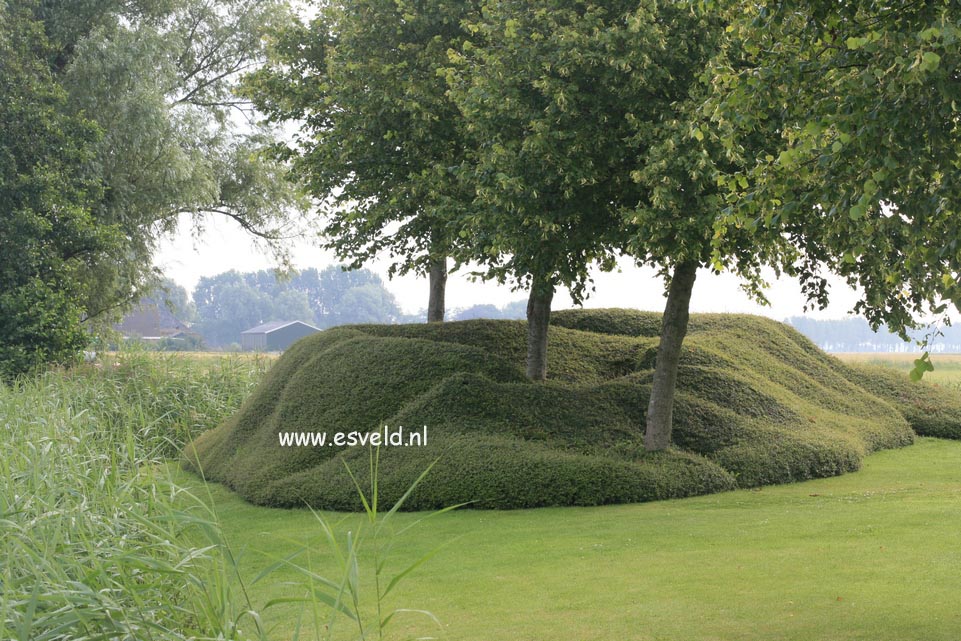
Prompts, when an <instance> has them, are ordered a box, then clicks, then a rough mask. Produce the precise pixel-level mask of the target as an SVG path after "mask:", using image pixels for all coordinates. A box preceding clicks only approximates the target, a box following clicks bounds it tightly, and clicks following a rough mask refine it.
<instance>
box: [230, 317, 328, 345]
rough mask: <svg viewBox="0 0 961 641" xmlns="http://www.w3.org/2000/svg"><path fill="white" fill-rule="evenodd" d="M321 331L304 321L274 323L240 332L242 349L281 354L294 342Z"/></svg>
mask: <svg viewBox="0 0 961 641" xmlns="http://www.w3.org/2000/svg"><path fill="white" fill-rule="evenodd" d="M319 331H320V330H319V329H317V328H316V327H314V326H313V325H308V324H307V323H304V322H302V321H272V322H270V323H264V324H263V325H258V326H257V327H251V328H250V329H248V330H246V331H243V332H240V347H241V349H243V350H245V351H257V352H281V351H283V350H285V349H287V348H288V347H290V346H291V344H292V343H294V341H296V340H298V339H301V338H303V337H304V336H309V335H311V334H313V333H315V332H319Z"/></svg>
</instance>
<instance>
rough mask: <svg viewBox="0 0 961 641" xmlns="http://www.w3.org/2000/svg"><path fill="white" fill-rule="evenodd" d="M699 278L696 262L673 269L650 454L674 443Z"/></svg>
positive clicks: (650, 421)
mask: <svg viewBox="0 0 961 641" xmlns="http://www.w3.org/2000/svg"><path fill="white" fill-rule="evenodd" d="M696 275H697V263H694V262H690V263H681V264H680V265H678V266H677V267H675V268H674V276H673V278H672V279H671V287H670V289H668V293H667V305H666V306H665V308H664V319H663V320H662V321H661V343H660V345H658V347H657V362H656V364H655V366H654V385H653V387H652V388H651V402H650V403H649V404H648V406H647V431H646V432H645V433H644V448H645V449H646V450H647V451H649V452H656V451H659V450H663V449H666V448H667V447H668V446H669V445H670V444H671V423H672V420H673V414H674V389H675V387H676V384H677V364H678V361H679V360H680V357H681V343H682V342H683V341H684V335H685V334H686V333H687V318H688V310H689V308H690V306H691V290H693V289H694V277H695V276H696Z"/></svg>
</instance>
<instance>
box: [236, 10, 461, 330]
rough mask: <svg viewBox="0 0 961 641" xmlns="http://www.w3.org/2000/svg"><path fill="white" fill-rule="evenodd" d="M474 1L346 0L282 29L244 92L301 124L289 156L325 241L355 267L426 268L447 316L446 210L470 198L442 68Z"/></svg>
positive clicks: (431, 312)
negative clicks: (316, 204)
mask: <svg viewBox="0 0 961 641" xmlns="http://www.w3.org/2000/svg"><path fill="white" fill-rule="evenodd" d="M475 4H476V3H475V2H472V1H470V0H429V1H428V2H421V3H410V2H395V1H394V0H341V1H339V2H332V3H326V4H324V5H323V6H321V7H320V8H319V11H318V15H317V17H316V18H314V19H313V20H312V21H310V23H309V24H298V25H296V26H292V27H289V28H287V29H284V30H281V31H280V32H279V33H278V34H277V35H276V37H275V42H274V44H273V47H272V49H271V54H272V55H271V58H270V62H269V64H268V65H267V66H265V67H264V68H263V69H261V70H259V71H257V72H255V73H253V74H251V75H249V76H248V77H247V79H246V84H245V93H246V95H248V96H250V97H251V98H252V99H253V100H254V102H255V104H256V105H257V107H258V108H259V109H260V110H261V111H262V112H264V113H265V114H267V115H268V116H269V119H270V120H271V121H273V122H284V123H288V122H296V123H299V126H300V128H299V132H298V133H297V134H296V135H295V136H294V139H293V140H292V141H291V142H290V144H286V145H282V146H280V148H279V155H280V157H281V158H282V159H283V160H284V161H290V162H291V163H292V165H293V169H294V173H295V174H296V175H297V176H298V177H299V178H300V179H302V180H303V182H304V184H306V185H307V187H308V189H309V191H310V193H311V194H312V195H313V196H315V197H316V198H317V199H318V200H319V201H321V206H322V208H323V211H324V213H325V215H326V222H325V226H324V227H323V229H322V236H323V238H324V239H325V240H324V242H325V246H326V247H327V248H328V249H332V250H334V251H335V252H336V253H337V255H338V256H339V257H340V258H341V259H342V260H345V261H348V262H349V264H350V265H351V267H354V268H357V267H360V266H361V265H363V264H365V263H366V262H367V261H369V260H371V259H372V258H374V257H375V256H383V255H384V254H387V255H388V256H389V257H390V259H391V261H392V262H391V265H390V273H391V275H393V274H394V273H401V274H403V273H407V272H410V271H413V272H415V273H419V274H429V275H430V277H431V296H430V303H429V305H428V318H429V320H442V319H443V314H444V295H443V294H444V284H445V282H446V274H447V257H448V255H449V254H450V252H451V248H452V246H453V244H454V243H455V241H456V240H457V236H456V235H452V233H451V231H450V224H449V219H450V218H451V216H452V215H454V214H455V213H456V212H458V211H461V210H463V209H464V208H465V207H466V206H467V205H468V204H469V203H470V200H471V197H472V194H471V192H469V191H467V190H465V189H464V188H463V187H462V186H461V185H459V184H458V182H457V181H456V180H455V176H454V171H453V170H454V169H455V168H457V167H458V166H459V165H460V164H461V163H462V160H463V157H464V153H465V150H466V149H467V144H466V140H465V132H464V128H463V121H462V119H461V118H460V117H459V116H458V114H457V110H456V108H455V106H454V105H453V104H452V103H451V102H450V100H449V99H448V98H447V96H446V89H447V87H446V84H445V82H444V78H443V77H441V76H439V75H438V73H437V70H438V69H440V68H442V67H443V66H444V65H445V64H446V62H447V50H448V49H449V48H451V47H456V46H458V45H459V43H460V42H461V41H462V40H463V39H464V37H465V33H464V31H463V29H462V27H461V22H462V21H463V20H464V19H465V18H467V17H468V15H470V12H471V11H473V10H475V9H474V5H475Z"/></svg>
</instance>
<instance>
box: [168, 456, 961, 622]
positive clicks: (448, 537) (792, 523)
mask: <svg viewBox="0 0 961 641" xmlns="http://www.w3.org/2000/svg"><path fill="white" fill-rule="evenodd" d="M184 481H185V482H186V483H187V484H188V485H190V486H192V487H193V489H194V491H195V492H204V491H206V490H205V489H204V488H203V487H202V486H201V483H200V482H199V481H198V480H196V479H195V478H193V477H190V478H185V479H184ZM210 491H211V492H212V497H213V499H214V502H215V504H216V509H217V512H218V513H219V516H220V519H221V522H222V525H223V528H224V531H225V534H226V536H227V538H228V540H230V541H231V543H232V545H233V547H234V548H235V549H236V550H238V551H240V553H241V555H242V565H243V566H244V568H245V574H246V575H247V577H248V579H249V578H252V577H254V576H255V575H256V574H257V573H258V572H259V571H260V570H262V569H263V568H264V567H266V566H268V565H270V564H271V562H272V561H271V560H272V559H279V558H282V557H283V556H285V555H287V554H290V553H293V552H295V551H296V550H298V549H301V548H302V547H303V546H307V547H309V548H310V549H311V550H312V553H311V554H312V556H311V564H312V566H313V568H314V569H315V570H317V571H319V572H321V573H324V572H327V573H331V572H334V570H333V568H332V566H331V561H330V558H329V555H328V554H327V553H326V552H325V550H326V549H327V548H326V546H325V544H324V542H323V540H322V537H321V534H320V531H319V528H318V526H317V523H316V521H315V519H314V516H313V515H312V514H311V513H310V512H308V511H306V510H278V509H269V508H260V507H254V506H251V505H249V504H247V503H245V502H243V501H242V500H241V499H239V498H237V497H236V496H235V495H233V494H231V493H230V492H229V491H227V490H224V489H223V488H221V487H219V486H212V487H211V488H210ZM417 517H418V515H416V514H403V515H399V518H400V521H398V527H399V526H400V525H403V524H405V523H408V522H410V521H411V520H413V519H416V518H417ZM333 518H334V519H337V518H345V519H346V520H344V521H342V522H341V525H340V531H341V532H342V533H343V532H346V530H348V529H354V528H356V526H357V525H358V519H359V518H360V517H357V516H350V517H336V516H334V517H333ZM959 524H961V443H958V442H952V441H941V440H935V439H921V440H920V441H919V443H918V444H917V445H915V446H912V447H909V448H904V449H901V450H893V451H885V452H881V453H878V454H874V455H872V456H870V457H869V458H868V459H867V460H866V462H865V465H864V469H863V470H862V471H860V472H857V473H854V474H848V475H845V476H842V477H838V478H832V479H823V480H816V481H809V482H806V483H800V484H794V485H787V486H780V487H775V488H765V489H762V490H760V491H736V492H728V493H725V494H720V495H714V496H708V497H698V498H691V499H681V500H674V501H663V502H658V503H650V504H642V505H626V506H609V507H601V508H562V509H553V508H548V509H538V510H519V511H508V512H494V511H471V510H464V511H457V512H454V513H448V514H445V515H441V516H438V517H436V518H435V519H432V520H428V521H427V522H425V523H423V524H421V525H420V526H418V527H417V528H416V529H415V530H412V531H411V532H409V533H408V534H407V535H405V536H404V537H403V539H402V540H400V541H398V543H397V545H396V549H395V551H396V567H403V566H404V564H405V562H407V561H411V560H413V559H416V558H418V557H419V556H420V555H422V554H424V553H425V552H426V551H428V550H430V549H431V548H432V547H434V546H436V545H439V544H443V543H447V545H446V546H445V547H444V548H443V549H442V550H441V551H440V552H439V553H438V555H437V556H436V557H434V558H433V559H431V560H430V561H429V562H428V563H426V564H425V565H424V566H422V567H420V568H419V569H418V570H417V571H416V572H415V573H414V574H412V575H409V577H408V578H407V579H406V581H407V582H406V583H404V584H403V585H402V587H401V588H399V592H398V594H397V595H396V596H395V597H394V598H392V599H391V605H392V606H393V607H407V608H417V609H420V608H423V609H427V610H430V611H432V612H433V613H434V614H435V615H437V616H438V617H439V619H440V620H441V621H442V622H443V624H444V627H443V630H438V629H437V628H436V627H435V626H434V625H433V624H431V623H429V622H426V621H423V620H420V619H418V618H416V617H410V618H408V619H406V620H405V621H403V622H401V623H402V625H401V626H400V627H399V628H398V629H396V630H393V633H395V634H396V636H393V635H392V636H391V638H398V639H399V638H407V637H406V636H405V635H404V634H402V632H409V633H411V634H415V633H418V634H425V635H433V634H436V635H437V636H438V637H439V638H442V639H450V640H452V641H454V640H468V639H483V640H485V641H496V640H500V639H503V640H505V641H507V640H511V641H517V640H527V639H529V640H539V639H579V640H585V641H586V640H589V639H597V640H602V639H603V640H608V639H624V640H628V639H630V640H637V641H640V640H644V641H647V640H651V641H653V640H675V639H676V640H681V639H683V640H686V641H700V640H704V641H707V640H719V639H723V640H735V639H737V640H742V641H748V640H753V639H756V640H758V641H760V640H764V641H772V640H778V639H784V640H791V641H805V640H812V641H814V640H820V641H824V640H830V641H842V640H848V639H852V640H853V639H864V640H869V639H870V640H872V641H885V640H890V641H941V640H943V641H949V640H950V641H954V640H956V639H957V638H958V631H959V630H961V608H959V607H958V594H961V572H959V571H958V570H959V568H961V527H959ZM301 560H303V559H301ZM364 561H368V562H369V561H370V559H365V558H362V563H363V562H364ZM364 567H365V566H364V565H363V564H362V565H361V568H362V572H361V573H362V574H363V568H364ZM298 581H300V579H298V575H297V574H296V573H294V572H290V571H287V572H285V571H280V572H278V573H275V574H272V575H270V577H269V579H267V580H264V581H262V582H259V583H255V584H253V585H249V586H248V590H250V592H251V595H252V600H253V602H254V604H255V606H256V604H257V603H265V602H266V601H268V600H269V599H272V598H277V597H282V596H292V595H297V594H299V593H300V592H301V589H300V588H299V587H295V584H297V583H298ZM365 588H366V589H368V590H370V589H372V586H371V585H365ZM298 612H300V608H299V606H292V607H289V608H286V609H284V610H277V611H275V612H273V613H272V614H269V615H268V616H267V618H266V621H267V622H268V625H269V626H272V627H273V628H274V629H273V634H272V637H271V638H277V639H288V638H292V636H291V635H292V633H293V631H294V627H295V625H296V621H297V620H298ZM346 623H347V621H346V620H343V621H341V623H340V625H342V626H343V627H342V628H341V629H340V631H341V632H344V633H346V632H348V631H352V632H356V630H355V629H352V628H350V627H349V626H347V625H345V624H346ZM415 623H416V625H415ZM335 637H336V638H347V637H339V636H337V635H335ZM308 638H312V637H308Z"/></svg>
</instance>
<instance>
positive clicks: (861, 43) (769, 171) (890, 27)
mask: <svg viewBox="0 0 961 641" xmlns="http://www.w3.org/2000/svg"><path fill="white" fill-rule="evenodd" d="M731 15H732V16H733V19H732V23H731V27H730V28H731V31H732V33H733V34H734V36H735V37H734V38H733V39H732V40H731V42H732V43H737V44H736V45H732V47H731V50H730V51H729V53H730V56H729V57H728V58H727V59H726V62H724V63H719V64H717V65H716V67H715V68H714V69H712V72H713V74H714V85H715V87H716V88H717V89H718V93H717V95H716V97H715V99H713V100H711V101H710V102H709V104H708V105H707V107H706V109H705V111H706V113H708V114H709V115H710V116H711V117H712V118H713V120H714V121H715V123H716V125H717V126H718V129H719V130H720V131H721V132H722V133H721V139H722V140H723V141H724V142H725V143H726V145H727V147H728V151H729V153H730V154H731V155H732V156H734V157H738V158H740V159H741V160H743V161H744V163H745V167H746V169H745V170H744V171H742V172H740V173H738V174H735V173H730V175H728V176H727V177H726V178H722V182H725V183H726V184H727V188H728V189H729V190H730V192H731V193H732V197H731V201H732V208H731V209H730V210H729V214H730V215H729V216H728V218H727V219H726V221H724V223H723V224H722V225H720V226H719V230H718V237H719V238H720V237H723V236H724V234H725V233H726V232H727V230H729V229H735V228H742V227H745V226H749V227H752V228H758V229H767V230H775V231H777V232H778V233H780V234H783V235H784V236H785V237H789V238H791V241H792V242H793V243H794V244H795V246H796V250H797V256H796V257H795V258H794V259H792V260H790V261H788V262H787V263H786V264H785V269H786V270H787V271H788V272H789V273H792V274H795V275H798V276H800V278H801V282H802V285H803V288H804V291H805V293H806V294H807V296H808V298H809V300H811V301H812V302H813V303H815V304H818V305H820V306H822V307H823V306H824V305H825V304H826V303H827V300H828V291H827V283H826V280H825V277H824V274H825V273H827V272H833V273H836V274H839V275H840V276H841V277H843V278H844V279H845V280H846V281H847V282H848V283H849V284H851V285H852V286H856V287H857V288H858V289H859V291H860V296H861V297H860V300H859V301H858V302H857V303H856V305H855V311H857V312H860V313H861V314H863V315H864V316H865V317H866V318H867V319H868V321H869V322H870V323H871V325H872V327H873V328H875V329H876V328H878V327H879V326H880V325H882V324H887V325H888V327H890V328H891V329H892V330H895V331H897V332H899V333H900V334H901V335H902V337H904V336H906V329H908V328H911V327H913V326H914V325H915V323H916V319H918V318H919V317H922V316H924V315H926V314H930V313H934V314H936V315H937V314H941V313H943V312H944V311H945V309H946V304H947V302H952V303H954V304H955V305H956V306H957V305H958V304H959V303H961V291H959V289H958V282H959V273H961V245H959V243H958V225H957V220H958V209H957V203H959V202H961V193H959V189H961V188H959V185H961V181H959V180H957V176H958V148H959V143H961V141H959V131H958V126H957V121H958V118H957V109H958V101H959V100H961V89H959V86H958V83H957V68H958V63H959V60H961V39H959V35H961V25H959V21H958V15H957V10H956V8H955V7H954V6H952V4H951V3H944V2H919V3H899V4H896V5H892V4H890V3H886V2H880V1H867V2H824V1H821V0H791V1H789V2H778V3H751V2H737V3H734V5H733V9H732V14H731ZM759 131H768V132H770V131H775V132H777V134H778V138H777V139H776V140H777V142H776V144H768V145H767V146H765V147H764V148H763V149H762V150H761V151H760V153H759V152H758V150H757V149H756V148H748V147H747V146H746V145H745V141H746V140H750V139H751V138H752V137H755V136H756V135H757V132H759ZM921 371H922V370H918V372H919V373H921Z"/></svg>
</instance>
